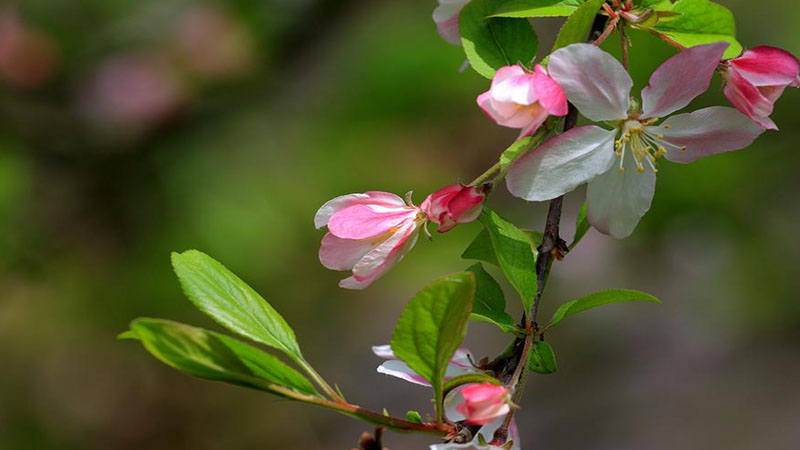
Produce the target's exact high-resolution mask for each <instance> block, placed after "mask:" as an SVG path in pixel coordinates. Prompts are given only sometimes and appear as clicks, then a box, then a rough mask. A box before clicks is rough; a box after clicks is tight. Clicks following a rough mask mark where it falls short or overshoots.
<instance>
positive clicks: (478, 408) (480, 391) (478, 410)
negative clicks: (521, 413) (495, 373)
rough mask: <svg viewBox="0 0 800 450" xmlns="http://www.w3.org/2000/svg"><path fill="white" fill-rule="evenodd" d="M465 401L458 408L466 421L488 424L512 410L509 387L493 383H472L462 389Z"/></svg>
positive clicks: (474, 423) (475, 423)
mask: <svg viewBox="0 0 800 450" xmlns="http://www.w3.org/2000/svg"><path fill="white" fill-rule="evenodd" d="M461 396H462V397H464V403H461V404H460V405H458V407H457V408H456V409H457V410H458V412H460V413H461V414H463V415H464V417H465V419H466V422H467V423H469V424H473V425H486V424H487V423H489V422H491V421H492V420H494V419H496V418H498V417H502V416H505V415H506V414H508V413H509V412H510V411H511V406H510V401H511V399H510V396H509V393H508V389H506V388H505V387H503V386H497V385H494V384H491V383H480V384H470V385H467V386H465V387H464V388H463V389H461Z"/></svg>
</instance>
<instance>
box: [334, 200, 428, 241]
mask: <svg viewBox="0 0 800 450" xmlns="http://www.w3.org/2000/svg"><path fill="white" fill-rule="evenodd" d="M416 215H417V210H416V208H410V207H401V208H398V207H394V206H392V207H389V208H386V207H382V206H375V205H353V206H348V207H347V208H344V209H341V210H339V211H337V212H336V213H335V214H334V215H333V217H331V219H330V220H329V221H328V230H330V232H331V233H333V234H334V235H335V236H337V237H340V238H344V239H369V238H374V237H377V236H380V235H381V234H384V233H387V232H389V231H391V230H392V229H393V228H395V227H397V226H399V225H400V224H401V223H403V222H404V221H406V220H409V219H414V217H415V216H416Z"/></svg>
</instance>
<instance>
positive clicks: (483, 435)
mask: <svg viewBox="0 0 800 450" xmlns="http://www.w3.org/2000/svg"><path fill="white" fill-rule="evenodd" d="M372 351H373V353H375V354H376V355H377V356H379V357H381V358H383V359H386V360H387V361H385V362H384V363H383V364H381V365H380V366H379V367H378V372H379V373H382V374H385V375H390V376H393V377H397V378H400V379H402V380H406V381H409V382H411V383H414V384H418V385H421V386H430V383H428V382H427V381H426V380H425V379H424V378H422V376H420V375H419V374H418V373H417V372H415V371H414V370H412V369H411V368H410V367H408V364H406V363H404V362H403V361H400V360H399V359H397V357H395V355H394V353H393V352H392V348H391V346H389V345H379V346H374V347H372ZM477 372H479V371H478V369H476V368H475V367H474V366H473V365H472V354H471V353H470V352H469V350H467V349H465V348H459V349H458V350H456V353H455V354H454V355H453V357H452V359H451V360H450V364H448V365H447V371H446V373H445V379H450V378H452V377H455V376H458V375H465V374H469V373H477ZM467 387H469V386H467ZM464 389H466V388H465V387H462V388H458V389H456V390H454V391H453V392H451V393H450V394H449V395H448V396H447V398H446V399H445V416H446V417H447V419H448V420H450V421H452V422H461V421H465V420H467V417H466V416H465V415H464V414H462V413H461V412H460V411H459V410H460V409H461V405H462V404H463V403H464V401H465V398H464V396H463V390H464ZM503 420H504V417H498V418H497V419H496V420H494V421H492V422H489V423H487V424H486V425H484V426H483V427H482V428H481V429H480V430H478V432H477V433H476V434H475V438H474V439H473V440H472V441H471V442H468V443H465V444H455V443H446V444H435V445H431V446H430V450H454V449H473V450H500V449H501V447H497V446H493V445H484V444H483V443H485V442H491V441H492V439H493V438H494V432H495V431H496V430H497V429H498V428H500V425H502V423H503ZM508 433H509V441H513V444H512V446H511V448H510V449H509V450H521V447H520V439H519V431H518V430H517V425H516V423H515V422H514V420H512V421H511V425H510V426H509V427H508ZM478 435H480V437H479V436H478ZM482 442H483V443H482ZM503 450H505V448H504V449H503Z"/></svg>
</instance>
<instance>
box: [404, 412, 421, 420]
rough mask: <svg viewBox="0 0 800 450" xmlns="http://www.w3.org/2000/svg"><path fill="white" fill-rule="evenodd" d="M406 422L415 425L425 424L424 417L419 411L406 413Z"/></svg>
mask: <svg viewBox="0 0 800 450" xmlns="http://www.w3.org/2000/svg"><path fill="white" fill-rule="evenodd" d="M406 420H407V421H409V422H414V423H423V420H422V416H421V415H420V414H419V412H417V411H408V412H406Z"/></svg>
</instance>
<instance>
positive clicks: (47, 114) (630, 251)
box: [0, 0, 800, 450]
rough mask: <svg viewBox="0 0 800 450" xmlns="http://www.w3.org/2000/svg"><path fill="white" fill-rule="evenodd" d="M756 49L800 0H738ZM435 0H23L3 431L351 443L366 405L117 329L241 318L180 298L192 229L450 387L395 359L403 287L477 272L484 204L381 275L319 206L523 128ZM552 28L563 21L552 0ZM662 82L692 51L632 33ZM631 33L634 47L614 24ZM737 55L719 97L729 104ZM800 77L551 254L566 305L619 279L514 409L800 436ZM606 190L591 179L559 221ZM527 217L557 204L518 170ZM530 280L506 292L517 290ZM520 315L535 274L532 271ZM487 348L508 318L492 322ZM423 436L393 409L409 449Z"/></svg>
mask: <svg viewBox="0 0 800 450" xmlns="http://www.w3.org/2000/svg"><path fill="white" fill-rule="evenodd" d="M720 3H723V4H725V5H726V6H728V7H729V8H731V9H732V10H733V11H734V12H735V13H736V15H737V17H738V19H739V20H738V25H739V38H740V40H741V41H742V42H743V43H744V44H745V45H751V46H752V45H759V44H768V45H774V46H779V47H783V48H786V49H788V50H790V51H792V52H794V53H795V54H800V31H799V29H798V27H797V23H799V21H800V7H798V5H797V3H796V2H795V0H763V1H760V2H751V1H746V0H733V1H721V2H720ZM434 6H435V2H434V1H433V0H424V1H423V0H419V1H407V0H406V1H402V0H391V1H390V0H384V1H367V0H255V1H254V0H231V1H227V2H223V1H219V2H214V1H200V0H139V1H126V0H81V1H70V2H64V1H59V0H19V1H16V2H9V1H3V2H0V230H2V232H0V287H1V288H0V448H2V449H25V450H34V449H82V450H108V449H119V450H126V449H153V450H159V449H164V450H166V449H171V450H179V449H194V450H203V449H221V448H225V449H242V450H249V449H292V450H294V449H303V450H318V449H325V450H329V449H333V450H346V449H349V448H352V447H353V446H354V445H355V443H356V440H357V437H358V435H359V434H360V433H361V432H362V431H365V430H367V429H368V427H367V426H365V425H362V424H360V423H358V422H355V421H352V420H351V419H348V418H346V417H343V416H338V415H335V414H333V413H330V412H328V411H322V410H316V409H314V408H312V407H310V406H305V405H299V404H293V403H287V402H284V401H280V400H276V399H275V398H272V397H270V396H267V395H264V394H260V393H258V392H255V391H248V390H245V389H241V388H236V387H230V386H227V385H223V384H216V383H212V382H207V381H202V380H197V379H193V378H190V377H187V376H184V375H182V374H180V373H178V372H175V371H173V370H171V369H169V368H167V367H166V366H164V365H162V364H161V363H159V362H157V361H156V360H154V359H153V358H151V357H150V356H149V355H147V354H146V353H145V352H144V351H143V349H141V348H140V347H139V346H138V345H136V344H135V343H131V342H118V341H116V340H115V336H116V335H117V333H119V332H121V331H123V330H124V329H126V325H127V323H128V322H129V321H130V320H131V319H133V318H135V317H137V316H153V317H165V318H171V319H175V320H180V321H184V322H187V323H191V324H195V325H201V326H206V327H210V328H213V329H218V327H216V326H215V325H214V324H213V323H211V321H210V320H209V319H208V318H206V317H204V316H203V315H202V314H201V313H199V312H198V311H196V310H195V309H194V308H193V307H192V306H191V305H190V304H189V302H188V301H187V300H186V299H185V298H184V297H183V296H182V294H181V292H180V290H179V286H178V284H177V282H176V280H175V278H174V276H173V274H172V272H171V269H170V265H169V253H170V251H174V250H184V249H188V248H197V249H201V250H203V251H205V252H207V253H209V254H211V255H212V256H214V257H215V258H217V259H219V260H221V261H222V262H223V263H225V264H226V265H227V266H228V267H230V268H231V269H232V270H233V271H234V272H236V273H238V274H239V275H240V276H242V277H243V278H244V279H245V280H247V281H248V282H249V283H250V284H252V285H253V286H254V287H255V288H257V290H258V291H260V292H261V293H262V294H263V295H264V296H265V297H266V298H267V299H269V300H270V302H271V303H272V304H273V305H274V306H275V307H276V308H277V309H278V310H279V311H281V312H282V314H283V315H284V316H285V317H286V319H287V320H288V321H289V323H291V324H292V325H293V326H294V328H295V330H296V332H297V334H298V336H299V339H300V342H301V344H302V346H303V348H304V349H305V353H306V355H307V356H308V358H309V360H310V361H312V362H313V364H314V365H315V366H316V367H317V368H318V370H319V371H320V372H321V373H323V374H324V375H325V376H326V377H327V378H328V379H329V380H332V381H334V382H336V383H338V384H339V385H340V386H341V388H342V389H343V391H344V392H345V393H346V394H347V395H348V397H349V398H350V399H351V400H354V401H356V402H358V403H361V404H363V405H365V406H369V407H372V408H376V409H380V408H383V407H386V408H387V409H388V410H389V411H391V412H393V413H395V414H399V415H402V414H404V412H405V411H406V410H407V409H420V410H423V411H426V407H427V405H428V403H427V402H428V394H429V393H428V392H427V391H426V390H425V389H423V388H419V387H417V386H413V385H407V384H404V383H402V382H399V381H395V380H394V379H389V378H387V377H384V376H382V375H379V374H377V373H375V367H376V366H377V365H378V364H379V360H378V359H377V358H375V357H374V356H373V355H372V354H371V352H370V346H371V345H373V344H382V343H386V342H388V340H389V338H390V335H391V331H392V329H393V327H394V321H395V320H396V318H397V317H398V316H399V314H400V312H401V310H402V308H403V306H404V304H405V302H406V301H407V299H409V298H410V297H411V296H412V295H413V293H414V292H415V291H416V290H417V289H418V288H419V287H420V286H422V285H423V284H424V283H425V282H426V281H428V280H430V279H432V278H434V277H436V276H439V275H442V274H445V273H449V272H452V271H457V270H461V269H463V268H465V267H466V266H467V265H468V264H469V263H468V262H467V261H463V260H460V259H459V257H458V255H459V254H460V252H461V251H462V249H463V248H464V247H465V246H466V245H467V244H468V242H469V240H470V239H471V238H472V236H474V235H475V234H476V233H477V232H478V231H479V225H477V224H471V225H465V226H461V227H459V228H457V229H456V230H454V231H452V232H450V233H448V234H446V235H441V236H436V239H435V241H434V242H432V243H431V242H428V241H426V240H424V239H423V240H421V241H420V242H419V244H418V246H417V248H416V249H415V250H414V251H413V252H412V253H411V254H410V255H409V256H408V257H407V258H406V259H405V260H404V261H403V263H402V264H400V265H399V266H398V267H396V268H395V269H394V270H393V271H392V272H391V273H390V274H389V275H387V276H386V277H385V278H383V279H382V280H380V281H379V282H377V283H375V284H374V285H373V286H372V287H371V288H369V289H368V290H366V291H363V292H351V291H345V290H341V289H339V288H337V287H336V283H337V280H339V279H340V278H343V277H345V276H346V274H342V273H335V272H331V271H328V270H326V269H324V268H323V267H321V266H320V265H319V263H318V261H317V256H316V251H317V246H318V242H319V240H320V238H321V237H322V233H321V232H319V231H316V230H314V227H313V223H312V217H313V214H314V212H315V211H316V209H317V208H318V207H319V206H320V205H321V204H322V203H324V202H325V201H326V200H328V199H329V198H332V197H334V196H337V195H341V194H345V193H350V192H362V191H365V190H372V189H378V190H387V191H393V192H397V193H404V192H406V191H408V190H414V191H415V193H416V194H415V198H416V200H417V201H421V200H422V199H423V198H424V196H425V195H427V193H428V192H431V191H432V190H434V189H437V188H438V187H440V186H442V185H444V184H449V183H452V182H455V181H456V180H470V179H472V178H473V177H474V176H476V175H477V174H479V173H481V172H482V171H483V169H485V168H486V167H488V166H489V165H490V164H491V163H492V162H493V161H494V160H495V158H496V157H497V155H498V153H499V152H500V151H501V150H502V149H503V148H504V147H505V146H506V145H507V144H509V143H510V142H512V141H513V139H514V137H515V134H516V133H515V132H514V131H513V130H508V129H502V128H499V127H497V126H495V125H493V124H492V123H491V122H490V121H489V120H487V119H486V118H485V117H484V116H483V115H482V113H481V112H480V111H479V109H478V108H477V107H476V105H475V104H474V98H475V96H476V95H477V94H479V93H480V92H482V91H484V90H485V89H486V87H487V81H486V80H484V79H482V78H481V77H479V76H478V75H476V74H474V73H472V72H470V71H467V72H465V73H459V72H458V69H459V67H460V66H461V65H462V62H463V55H462V53H461V51H460V49H459V48H457V47H453V46H449V45H447V44H446V43H444V42H443V41H442V40H440V39H439V38H438V36H437V34H436V32H435V29H434V26H433V23H432V21H431V18H430V15H431V11H432V9H433V8H434ZM535 25H536V27H537V30H538V31H539V34H540V36H541V40H542V45H541V47H542V48H547V46H548V44H549V43H550V42H552V39H553V38H552V37H551V36H552V35H554V33H555V31H556V30H557V27H558V25H559V21H558V20H542V21H536V22H535ZM633 39H634V48H633V53H632V61H633V65H634V68H635V72H634V77H635V79H636V80H637V84H638V86H639V87H641V86H643V84H644V83H645V82H646V79H647V77H648V75H649V73H650V72H651V71H652V70H653V69H654V68H655V67H656V66H657V65H658V63H659V62H660V61H662V60H663V59H665V58H666V57H668V56H669V55H670V54H672V52H673V51H672V50H671V49H670V48H668V47H667V46H665V45H663V44H662V43H660V42H658V41H657V40H656V39H655V38H652V37H650V36H647V35H642V34H636V33H634V35H633ZM613 44H614V43H613V42H612V47H613V48H616V45H613ZM718 87H719V80H716V81H715V82H714V88H713V89H712V91H711V92H710V93H708V94H706V95H704V96H703V97H701V98H700V99H698V100H697V101H696V102H695V103H696V104H697V105H698V106H700V105H710V104H720V103H721V104H725V101H724V98H723V97H722V96H721V95H720V93H719V89H718ZM798 107H800V92H798V91H796V90H788V91H787V93H786V95H785V98H784V99H782V100H781V101H780V102H779V103H778V105H777V110H776V113H775V114H774V118H775V120H776V122H777V123H778V124H779V126H781V128H782V131H781V132H780V133H774V132H770V133H766V134H765V135H763V136H762V137H761V138H760V139H759V140H758V141H757V142H756V143H755V144H754V145H753V146H752V147H751V148H749V149H747V150H745V151H741V152H734V153H731V154H726V155H720V156H716V157H713V158H708V159H706V160H702V161H699V162H697V163H694V164H692V165H689V166H677V165H667V164H665V165H663V166H662V170H661V173H660V174H659V175H660V177H659V188H658V191H657V194H656V198H655V201H654V204H653V208H652V210H651V211H650V213H649V214H648V215H647V216H646V217H645V218H644V220H643V221H642V223H641V225H640V226H639V228H638V230H637V232H636V233H635V234H634V236H633V237H631V238H630V239H627V240H625V241H615V240H612V239H610V238H608V237H605V236H602V235H600V234H599V233H596V232H594V231H592V232H590V234H589V236H588V237H587V239H586V240H585V241H584V242H583V243H582V244H581V245H580V246H579V247H578V248H577V249H576V250H575V251H574V252H573V253H572V254H570V255H569V256H568V258H567V259H566V261H564V262H563V263H559V264H558V265H557V266H556V267H555V269H554V275H553V279H552V280H551V284H550V288H549V290H548V293H547V296H546V298H545V301H544V304H543V308H544V313H545V315H547V314H549V313H550V312H552V310H554V309H555V307H556V306H557V305H558V304H559V303H561V302H562V301H565V300H568V299H570V298H573V297H576V296H580V295H583V294H587V293H590V292H593V291H594V290H598V289H602V288H609V287H628V288H636V289H641V290H645V291H648V292H652V293H654V294H656V295H658V296H659V297H660V298H662V299H663V300H664V304H663V305H662V306H654V305H618V306H614V307H608V308H604V309H599V310H595V311H592V312H591V313H587V314H584V315H581V316H578V317H575V318H574V319H570V320H569V321H568V322H566V323H564V324H563V326H561V327H560V328H559V329H558V330H556V331H554V332H552V333H551V334H550V335H549V341H550V342H551V344H552V345H553V346H554V347H555V349H556V351H557V354H558V356H559V363H560V370H559V372H558V373H557V374H556V375H550V376H535V377H532V381H531V383H530V384H529V389H528V392H526V397H525V401H524V402H523V404H522V410H521V411H520V413H519V419H520V428H521V430H522V435H523V442H524V443H525V448H547V449H551V450H562V449H563V450H567V449H576V448H583V449H598V450H599V449H609V450H611V449H614V450H624V449H630V450H634V449H636V450H638V449H642V448H646V449H649V450H660V449H676V448H680V449H686V450H693V449H697V450H700V449H702V450H706V449H726V450H750V449H754V448H770V449H773V450H778V449H786V450H789V449H797V448H799V447H800V302H798V294H797V292H798V291H800V240H798V239H797V233H798V232H797V228H798V225H800V206H799V205H800V203H799V202H798V200H797V199H798V197H799V196H800V178H798V176H797V170H798V162H800V160H799V159H798V153H797V152H798V144H797V142H798V141H800V116H799V115H798V114H797V111H798ZM582 196H583V193H582V192H580V191H579V192H575V193H573V194H570V196H569V198H568V202H567V205H566V210H565V225H564V228H565V233H564V234H565V235H566V236H569V235H570V232H571V230H572V229H573V226H572V222H573V221H574V217H575V215H576V213H577V210H578V208H579V205H580V202H581V197H582ZM491 205H492V207H494V208H495V209H497V210H498V211H500V212H501V213H502V214H504V215H505V216H507V217H510V218H513V219H514V220H515V221H517V222H518V223H520V224H523V225H525V226H527V227H530V228H539V227H541V225H542V221H543V218H544V214H545V210H544V205H537V204H526V203H524V202H521V201H519V200H515V199H512V198H510V197H509V196H508V195H507V194H506V193H505V192H504V190H503V189H500V190H498V192H497V193H496V195H494V196H493V198H492V200H491ZM509 294H510V291H509ZM509 304H510V305H511V306H510V309H511V310H512V312H513V313H514V314H515V315H517V314H518V313H519V308H517V307H516V305H515V302H514V297H513V296H511V295H509ZM467 343H468V345H469V346H470V347H471V348H472V349H473V351H474V353H476V354H477V355H478V356H479V357H480V356H484V355H492V354H495V353H496V352H498V351H499V350H500V349H502V348H503V347H504V345H505V343H506V337H505V336H503V335H501V334H500V333H499V332H497V331H495V330H494V329H492V328H490V327H489V326H486V325H483V324H473V325H471V328H470V336H469V338H468V341H467ZM428 443H430V439H428V438H420V437H417V436H404V435H394V434H392V435H390V436H389V438H388V440H387V442H386V444H387V446H389V447H390V448H392V449H394V450H398V449H403V450H405V449H422V448H427V447H426V444H428Z"/></svg>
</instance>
